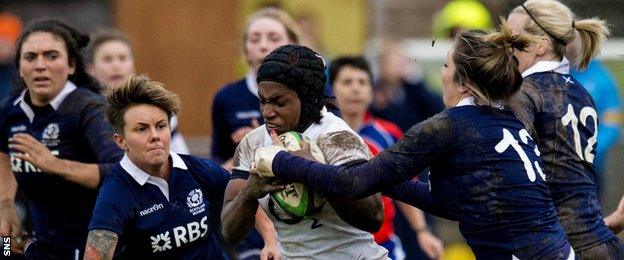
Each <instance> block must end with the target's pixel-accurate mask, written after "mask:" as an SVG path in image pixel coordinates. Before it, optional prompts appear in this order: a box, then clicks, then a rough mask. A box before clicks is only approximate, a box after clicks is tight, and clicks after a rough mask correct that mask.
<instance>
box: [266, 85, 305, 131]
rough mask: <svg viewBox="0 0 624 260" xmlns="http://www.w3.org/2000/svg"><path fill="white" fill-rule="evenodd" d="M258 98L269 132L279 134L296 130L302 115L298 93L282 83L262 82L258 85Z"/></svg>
mask: <svg viewBox="0 0 624 260" xmlns="http://www.w3.org/2000/svg"><path fill="white" fill-rule="evenodd" d="M258 96H259V97H260V111H261V112H262V117H263V118H264V122H265V124H266V127H267V130H269V131H271V130H274V131H275V132H277V134H283V133H286V132H288V131H293V130H295V128H296V127H297V124H298V123H299V117H300V115H301V100H299V96H298V95H297V92H295V91H294V90H292V89H290V88H288V87H286V86H285V85H282V84H280V83H275V82H271V81H262V82H260V83H258Z"/></svg>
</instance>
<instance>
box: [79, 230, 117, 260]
mask: <svg viewBox="0 0 624 260" xmlns="http://www.w3.org/2000/svg"><path fill="white" fill-rule="evenodd" d="M117 238H118V236H117V234H115V233H113V232H111V231H108V230H102V229H95V230H91V231H89V236H88V237H87V248H86V249H85V256H84V259H85V260H87V259H88V260H99V259H112V258H113V253H114V252H115V247H116V246H117Z"/></svg>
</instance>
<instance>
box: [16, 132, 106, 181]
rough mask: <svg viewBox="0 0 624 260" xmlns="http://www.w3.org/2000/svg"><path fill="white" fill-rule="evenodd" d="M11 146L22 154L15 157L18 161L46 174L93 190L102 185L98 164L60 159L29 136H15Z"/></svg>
mask: <svg viewBox="0 0 624 260" xmlns="http://www.w3.org/2000/svg"><path fill="white" fill-rule="evenodd" d="M10 146H11V148H13V149H15V150H16V151H19V152H20V153H19V154H16V155H15V156H16V157H17V158H18V159H21V160H23V161H27V162H29V163H31V164H32V165H34V166H35V167H37V168H39V169H41V170H42V171H43V172H45V173H48V174H53V175H58V176H60V177H62V178H64V179H66V180H68V181H71V182H75V183H78V184H80V185H83V186H85V187H88V188H92V189H95V188H96V187H97V186H98V184H99V183H100V170H99V168H98V165H97V164H92V163H81V162H77V161H71V160H65V159H60V158H58V157H56V156H54V155H53V154H52V152H51V151H50V149H48V148H47V147H46V146H45V145H43V144H42V143H41V142H39V141H38V140H37V139H35V138H34V137H32V136H31V135H29V134H23V133H19V134H15V135H14V136H13V138H12V140H11V144H10Z"/></svg>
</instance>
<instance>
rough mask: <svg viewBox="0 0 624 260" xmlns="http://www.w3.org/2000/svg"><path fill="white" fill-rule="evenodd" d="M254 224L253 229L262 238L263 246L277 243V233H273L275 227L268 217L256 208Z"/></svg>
mask: <svg viewBox="0 0 624 260" xmlns="http://www.w3.org/2000/svg"><path fill="white" fill-rule="evenodd" d="M255 218H256V224H255V228H256V230H258V233H260V236H262V240H264V244H265V245H266V244H270V243H277V232H276V231H275V226H273V222H271V220H270V219H269V216H267V214H266V213H265V212H264V210H262V209H261V208H258V211H257V212H256V217H255Z"/></svg>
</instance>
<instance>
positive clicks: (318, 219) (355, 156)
mask: <svg viewBox="0 0 624 260" xmlns="http://www.w3.org/2000/svg"><path fill="white" fill-rule="evenodd" d="M257 80H258V83H259V90H258V94H259V97H260V104H261V109H260V110H261V111H262V115H263V117H264V120H265V123H266V124H265V125H262V126H260V127H258V128H256V129H255V130H253V131H252V132H250V133H249V134H247V135H246V136H245V138H244V139H243V140H242V141H241V142H240V144H239V146H238V147H237V149H236V152H235V155H234V167H233V174H232V177H231V180H230V183H229V184H228V188H227V189H226V194H225V198H224V207H223V211H222V214H221V220H222V223H223V231H222V232H223V236H224V238H225V239H226V240H230V241H235V240H237V239H240V238H241V237H242V236H244V234H245V233H246V232H248V231H249V229H251V227H252V226H253V219H254V218H253V217H254V215H255V212H256V210H257V207H258V206H260V207H262V208H263V209H264V210H265V211H266V212H267V214H268V215H269V218H270V219H271V220H272V221H273V224H274V225H275V229H276V230H277V239H278V241H279V243H280V253H281V255H282V256H283V257H285V258H288V259H296V258H315V259H386V258H387V251H386V249H384V248H383V247H381V246H379V245H377V244H376V243H375V242H374V240H373V236H372V235H371V234H370V232H374V231H377V229H379V227H380V226H381V221H382V219H383V211H382V206H381V197H380V195H379V194H377V195H373V196H371V197H368V198H365V199H362V200H358V201H348V200H344V199H341V198H335V197H327V198H326V199H327V203H325V204H324V205H323V207H322V208H321V209H320V210H318V211H317V212H315V213H314V214H312V215H309V216H307V217H306V218H303V219H301V218H299V219H297V218H292V217H290V216H289V215H287V214H285V213H284V212H283V211H282V210H281V208H279V206H277V205H275V203H273V201H272V200H271V199H270V196H269V195H268V193H269V192H273V191H277V190H280V189H283V187H284V186H283V185H282V183H280V182H279V181H278V180H264V179H258V178H257V177H256V176H255V175H251V176H249V172H250V171H251V170H252V168H253V166H252V162H253V161H254V153H255V150H256V149H257V148H259V147H262V146H265V145H271V143H272V142H271V138H270V135H269V131H275V132H276V133H278V134H282V133H285V132H288V131H297V132H301V133H303V135H304V136H306V137H307V138H309V139H311V140H315V141H316V143H317V144H318V146H319V148H320V150H321V151H322V152H323V155H324V157H325V161H326V162H327V163H329V164H332V165H348V164H355V163H358V162H364V161H366V160H368V158H369V152H368V148H367V146H366V145H365V144H364V142H363V140H362V139H361V138H360V137H359V136H358V135H357V134H356V133H355V132H353V131H352V130H351V129H350V128H349V126H348V125H347V124H346V123H345V122H344V121H342V119H340V118H338V117H336V116H335V115H333V114H331V113H329V112H327V110H326V109H325V108H324V98H325V97H324V95H323V87H324V83H325V74H324V63H323V61H322V59H321V58H320V56H318V54H316V53H315V52H313V51H312V50H310V49H308V48H306V47H302V46H297V45H287V46H282V47H280V48H278V49H276V50H275V51H274V52H272V53H271V54H269V55H268V56H267V57H266V58H265V60H264V61H263V62H262V65H261V66H260V69H259V70H258V77H257ZM247 178H248V180H247V181H245V180H244V179H247Z"/></svg>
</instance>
